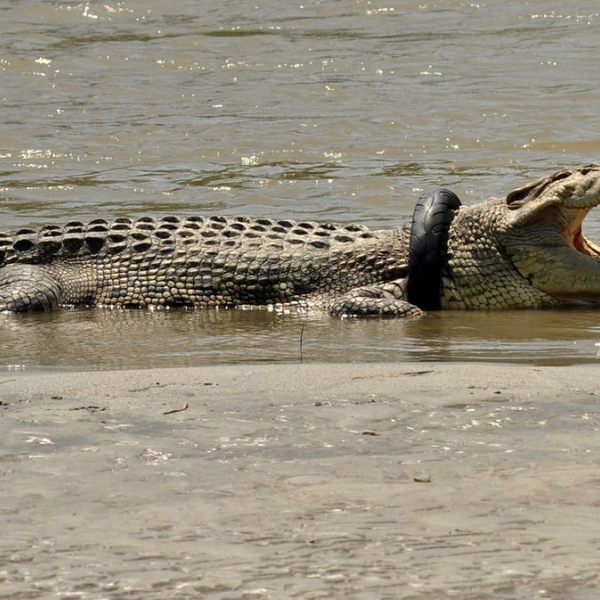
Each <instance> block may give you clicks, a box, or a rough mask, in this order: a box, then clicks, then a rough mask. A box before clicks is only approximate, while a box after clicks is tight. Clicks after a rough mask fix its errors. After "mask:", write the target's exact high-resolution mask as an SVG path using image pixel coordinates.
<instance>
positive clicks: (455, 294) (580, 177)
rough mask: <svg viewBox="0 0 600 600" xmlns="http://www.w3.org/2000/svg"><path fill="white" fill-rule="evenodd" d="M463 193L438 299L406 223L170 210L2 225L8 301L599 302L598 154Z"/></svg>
mask: <svg viewBox="0 0 600 600" xmlns="http://www.w3.org/2000/svg"><path fill="white" fill-rule="evenodd" d="M459 204H460V203H457V204H456V205H451V206H448V207H447V209H445V210H446V212H447V214H446V215H445V216H444V218H445V219H446V221H445V224H444V226H443V228H442V229H443V235H442V236H441V237H440V240H442V241H441V242H440V243H438V244H437V246H436V245H435V244H434V247H437V248H438V250H436V251H437V252H438V253H439V256H438V263H439V272H433V273H431V274H430V273H428V272H420V279H421V280H422V281H427V279H428V277H431V278H434V279H435V281H434V283H435V285H434V286H433V289H434V292H432V293H431V294H430V295H432V296H435V297H433V298H430V300H431V301H432V302H430V303H428V302H419V301H417V302H414V301H413V302H411V301H410V300H411V297H410V296H411V294H410V293H409V287H410V286H409V280H410V279H411V275H410V264H409V263H410V260H409V255H410V253H411V252H410V251H411V247H412V245H414V244H413V242H414V240H412V241H411V231H412V236H413V237H414V227H411V224H410V223H409V224H406V225H404V226H400V227H398V228H395V229H389V230H388V229H370V228H367V227H365V226H363V225H358V224H344V223H318V222H314V221H301V222H297V221H292V220H288V219H272V218H249V217H238V218H230V217H223V216H211V217H202V216H187V217H174V216H163V217H160V218H153V217H140V218H137V219H131V218H128V217H119V218H115V219H114V220H112V221H107V220H104V219H94V220H92V221H90V222H87V223H83V222H80V221H70V222H68V223H65V224H63V225H46V226H43V227H41V228H37V229H31V228H26V229H20V230H18V231H15V232H13V233H0V311H3V312H26V311H39V310H48V309H52V308H54V307H57V306H75V305H85V306H105V307H114V308H150V309H159V308H170V307H194V308H210V307H212V308H232V307H267V308H272V309H273V308H274V309H282V310H287V309H289V310H293V309H296V310H309V309H310V310H312V309H315V310H325V311H329V312H330V313H331V314H333V315H341V316H345V315H356V316H360V315H380V316H419V315H421V314H423V312H424V309H427V308H429V307H428V306H423V304H430V305H431V306H434V307H435V308H441V309H463V310H465V309H517V308H530V309H538V308H553V307H567V306H588V307H595V306H598V305H600V248H598V247H597V246H595V245H594V244H593V243H592V242H590V241H589V240H587V239H586V237H585V236H584V235H583V233H582V222H583V220H584V218H585V216H586V215H587V213H588V212H589V211H590V210H591V209H592V208H593V207H594V206H596V205H598V204H600V166H598V165H586V166H584V167H581V168H575V169H563V170H560V171H558V172H556V173H554V174H553V175H550V176H549V177H544V178H542V179H539V180H537V181H535V182H533V183H529V184H527V185H525V186H523V187H520V188H518V189H515V190H513V191H511V192H510V193H509V194H508V195H507V196H506V197H505V198H492V199H489V200H486V201H483V202H481V203H479V204H474V205H471V206H464V205H459ZM412 225H414V218H413V224H412ZM434 225H435V224H434ZM434 228H435V227H434ZM427 229H428V227H425V230H427ZM431 233H432V232H431V231H425V234H426V235H430V234H431ZM434 271H435V269H434ZM412 295H413V296H415V295H414V294H412ZM416 296H417V297H418V294H417V295H416ZM421 296H422V297H423V294H421ZM425 299H427V295H425ZM419 304H421V306H419Z"/></svg>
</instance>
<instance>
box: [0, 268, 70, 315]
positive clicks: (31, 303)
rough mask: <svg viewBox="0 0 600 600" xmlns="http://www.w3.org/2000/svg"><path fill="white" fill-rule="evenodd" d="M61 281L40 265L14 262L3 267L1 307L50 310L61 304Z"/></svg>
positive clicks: (20, 310) (13, 310)
mask: <svg viewBox="0 0 600 600" xmlns="http://www.w3.org/2000/svg"><path fill="white" fill-rule="evenodd" d="M60 298H61V285H60V284H59V282H58V281H56V279H54V278H53V277H52V276H50V275H49V273H48V268H47V267H45V266H40V265H28V264H14V265H6V266H5V267H2V269H0V311H11V312H27V311H32V310H33V311H41V310H49V309H51V308H53V307H56V306H58V305H59V304H60V301H61V300H60Z"/></svg>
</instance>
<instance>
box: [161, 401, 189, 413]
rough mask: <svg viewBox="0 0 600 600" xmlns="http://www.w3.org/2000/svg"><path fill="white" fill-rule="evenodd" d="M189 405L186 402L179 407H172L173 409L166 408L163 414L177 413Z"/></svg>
mask: <svg viewBox="0 0 600 600" xmlns="http://www.w3.org/2000/svg"><path fill="white" fill-rule="evenodd" d="M188 407H189V404H188V403H187V402H186V403H185V404H184V405H183V406H182V407H181V408H174V409H173V410H166V411H165V412H164V413H163V415H172V414H173V413H178V412H183V411H184V410H187V409H188Z"/></svg>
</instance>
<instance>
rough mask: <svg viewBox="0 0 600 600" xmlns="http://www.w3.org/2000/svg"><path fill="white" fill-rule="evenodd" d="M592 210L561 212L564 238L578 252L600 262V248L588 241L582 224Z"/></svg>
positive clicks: (563, 210) (567, 209)
mask: <svg viewBox="0 0 600 600" xmlns="http://www.w3.org/2000/svg"><path fill="white" fill-rule="evenodd" d="M590 210H591V209H589V208H586V209H573V208H571V209H569V208H563V209H562V210H561V217H562V218H561V222H562V236H563V239H564V240H565V242H567V244H568V245H569V246H570V247H571V248H573V249H574V250H577V252H579V253H581V254H583V255H585V256H589V257H591V258H594V259H597V260H600V247H598V246H596V244H594V243H593V242H591V241H590V240H588V239H587V238H586V237H585V235H583V231H582V224H583V221H584V219H585V217H586V216H587V214H588V213H589V212H590Z"/></svg>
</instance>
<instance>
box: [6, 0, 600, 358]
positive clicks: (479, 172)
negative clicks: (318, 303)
mask: <svg viewBox="0 0 600 600" xmlns="http://www.w3.org/2000/svg"><path fill="white" fill-rule="evenodd" d="M0 15H1V17H2V18H1V19H0V33H1V35H2V52H1V53H0V81H1V88H0V93H1V97H2V102H1V103H0V122H1V123H2V127H1V128H0V131H1V136H0V230H10V229H14V228H17V227H21V226H35V225H40V224H44V223H48V222H58V223H61V222H63V223H64V222H66V221H68V220H70V219H73V218H79V219H88V218H96V217H112V216H115V215H132V216H139V215H146V214H153V215H164V214H167V213H176V214H179V215H189V214H215V213H220V214H226V215H259V216H263V215H267V216H282V217H286V218H297V219H316V220H333V221H344V222H352V221H358V222H361V223H364V224H366V225H369V226H372V227H395V226H397V225H398V224H400V223H403V222H405V221H406V220H407V219H408V218H409V217H410V215H411V212H412V208H413V206H414V203H415V201H416V199H417V198H418V196H419V194H420V193H421V192H422V191H424V190H430V189H432V188H435V187H437V186H440V185H444V186H448V187H450V188H451V189H453V190H454V191H455V192H456V193H457V194H458V195H459V196H460V197H461V198H462V200H463V202H466V203H469V202H477V201H479V200H481V199H483V198H486V197H488V196H491V195H501V194H505V193H506V192H507V191H509V190H511V189H513V188H515V187H518V186H520V185H522V184H523V183H525V182H527V181H529V180H531V179H534V178H537V177H539V176H542V175H545V174H548V173H550V172H552V171H554V170H556V169H558V168H561V167H564V166H572V165H579V164H582V163H587V162H592V161H594V160H596V159H597V153H598V151H599V149H600V139H599V134H598V126H597V123H598V115H597V112H598V111H597V107H598V105H599V100H600V98H599V96H600V91H599V89H598V85H597V79H598V77H597V56H598V46H599V44H600V41H598V37H597V27H598V22H599V20H600V17H599V16H598V5H597V3H596V2H592V1H588V2H585V1H582V0H578V1H575V2H569V3H564V2H558V1H554V2H553V1H547V0H544V1H530V2H521V1H517V0H515V1H512V0H507V1H505V2H486V3H474V2H454V1H441V2H432V3H424V4H416V3H414V2H408V1H401V0H395V1H394V2H387V3H386V2H380V1H374V0H372V1H368V0H353V1H351V2H337V1H334V0H322V1H316V2H308V3H304V4H299V3H294V2H292V3H289V2H279V1H275V0H258V1H257V2H253V3H251V4H248V3H246V2H239V1H236V0H234V1H233V2H227V3H223V2H202V3H198V2H195V1H184V0H181V1H178V2H171V3H166V2H161V1H158V0H148V1H143V2H142V1H137V2H136V1H135V0H130V1H124V2H102V3H101V2H31V1H27V2H11V3H6V4H5V5H4V6H2V7H0ZM586 226H587V227H586V231H587V232H588V234H589V235H590V236H591V237H594V234H596V237H600V217H598V216H595V215H594V214H593V213H592V215H590V217H589V218H588V222H587V223H586ZM301 321H302V320H300V321H299V320H298V319H297V318H296V319H295V318H293V317H285V316H283V317H282V316H279V317H276V316H273V315H265V314H259V313H257V312H252V313H248V314H243V315H231V314H227V315H223V314H219V315H214V314H213V315H198V314H188V313H184V312H178V311H173V312H171V313H169V314H168V315H166V314H152V315H148V314H143V315H139V314H135V315H133V314H126V315H123V314H90V312H89V311H70V312H66V311H65V312H60V311H58V312H57V313H56V314H53V315H51V316H50V317H39V316H34V317H1V319H0V332H1V335H2V344H1V345H0V366H1V365H5V366H11V365H17V366H19V365H20V366H21V367H22V368H27V369H31V368H34V369H35V368H37V367H70V368H80V369H81V368H113V367H120V368H127V367H133V368H135V367H141V368H143V367H149V366H152V367H153V366H189V365H200V364H211V363H224V362H237V361H254V360H260V361H262V360H266V361H290V360H292V361H294V360H296V359H297V358H298V348H299V342H298V339H299V335H300V334H299V330H300V329H301V328H302V327H304V329H305V331H304V335H303V359H304V360H312V361H317V362H319V361H326V360H327V361H329V360H335V361H342V362H343V361H354V360H359V361H387V360H391V361H396V360H399V359H415V358H416V359H422V358H423V356H426V357H427V356H429V357H430V358H433V359H435V360H482V359H483V360H498V361H507V360H509V361H517V362H522V361H540V362H543V363H551V364H557V363H562V362H568V363H571V362H594V361H596V354H597V350H598V348H597V347H596V346H595V344H596V343H597V342H598V341H600V332H599V331H598V329H599V327H600V313H596V312H587V313H581V312H580V313H577V314H573V313H560V312H559V313H543V314H531V313H529V314H523V315H521V314H519V315H514V316H513V315H500V316H495V315H473V314H469V313H463V314H451V315H448V314H440V315H438V316H437V317H436V319H433V320H428V321H427V322H426V323H419V324H410V325H408V324H403V323H394V324H393V325H390V324H386V325H385V326H382V325H381V324H380V323H360V324H358V323H343V324H340V323H339V322H336V321H335V320H332V319H328V318H327V319H321V318H319V317H315V318H309V319H308V322H307V323H303V322H301Z"/></svg>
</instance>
